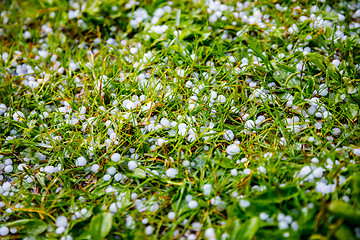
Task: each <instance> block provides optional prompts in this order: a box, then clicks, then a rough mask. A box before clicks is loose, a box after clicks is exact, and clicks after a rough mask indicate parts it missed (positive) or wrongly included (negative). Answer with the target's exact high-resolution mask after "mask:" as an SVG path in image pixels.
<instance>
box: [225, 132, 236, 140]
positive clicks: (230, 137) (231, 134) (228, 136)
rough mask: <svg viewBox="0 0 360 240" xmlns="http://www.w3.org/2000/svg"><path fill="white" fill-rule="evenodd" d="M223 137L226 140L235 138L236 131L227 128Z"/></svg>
mask: <svg viewBox="0 0 360 240" xmlns="http://www.w3.org/2000/svg"><path fill="white" fill-rule="evenodd" d="M223 137H224V139H225V140H226V141H231V140H233V139H234V133H233V131H231V130H226V131H225V133H224V135H223Z"/></svg>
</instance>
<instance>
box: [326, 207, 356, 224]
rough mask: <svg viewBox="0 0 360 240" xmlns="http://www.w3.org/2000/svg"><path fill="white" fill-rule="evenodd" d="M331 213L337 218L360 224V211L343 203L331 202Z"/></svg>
mask: <svg viewBox="0 0 360 240" xmlns="http://www.w3.org/2000/svg"><path fill="white" fill-rule="evenodd" d="M329 211H330V212H331V213H332V214H334V215H335V216H337V217H342V218H344V219H345V220H347V221H349V222H351V223H354V224H357V225H359V224H360V211H359V210H358V209H355V208H354V207H353V206H351V205H350V204H347V203H345V202H343V201H333V202H331V203H330V205H329Z"/></svg>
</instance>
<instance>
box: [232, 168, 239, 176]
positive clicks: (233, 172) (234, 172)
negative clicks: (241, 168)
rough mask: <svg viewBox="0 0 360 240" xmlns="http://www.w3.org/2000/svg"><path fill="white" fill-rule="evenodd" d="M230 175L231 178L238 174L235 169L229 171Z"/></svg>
mask: <svg viewBox="0 0 360 240" xmlns="http://www.w3.org/2000/svg"><path fill="white" fill-rule="evenodd" d="M231 175H232V176H234V177H235V176H237V175H238V172H237V170H236V169H231Z"/></svg>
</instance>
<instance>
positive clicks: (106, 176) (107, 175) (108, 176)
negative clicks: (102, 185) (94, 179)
mask: <svg viewBox="0 0 360 240" xmlns="http://www.w3.org/2000/svg"><path fill="white" fill-rule="evenodd" d="M103 179H104V181H105V182H108V181H110V180H111V175H109V174H105V175H104V177H103Z"/></svg>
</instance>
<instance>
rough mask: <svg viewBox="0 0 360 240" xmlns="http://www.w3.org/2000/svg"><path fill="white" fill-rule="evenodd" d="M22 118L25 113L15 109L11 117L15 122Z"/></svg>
mask: <svg viewBox="0 0 360 240" xmlns="http://www.w3.org/2000/svg"><path fill="white" fill-rule="evenodd" d="M24 118H25V115H24V113H22V112H21V111H16V112H15V113H14V114H13V119H14V120H15V121H17V122H21V121H22V120H23V119H24Z"/></svg>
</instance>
